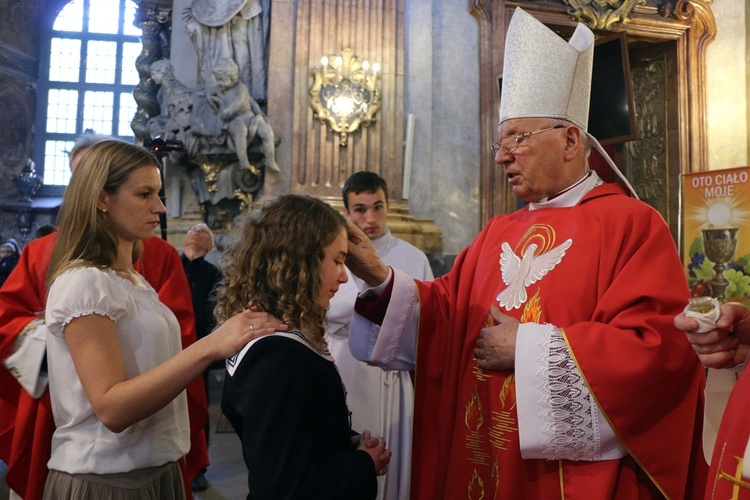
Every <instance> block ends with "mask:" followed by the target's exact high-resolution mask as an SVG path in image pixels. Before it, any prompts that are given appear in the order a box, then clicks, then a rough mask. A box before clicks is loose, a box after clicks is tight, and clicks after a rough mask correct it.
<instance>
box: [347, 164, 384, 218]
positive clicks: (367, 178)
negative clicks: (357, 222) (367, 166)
mask: <svg viewBox="0 0 750 500" xmlns="http://www.w3.org/2000/svg"><path fill="white" fill-rule="evenodd" d="M378 189H382V190H383V194H385V201H386V202H387V201H388V184H387V183H386V182H385V179H383V178H382V177H380V176H379V175H378V174H376V173H375V172H356V173H354V174H352V175H351V176H350V177H349V178H348V179H347V180H346V182H345V183H344V189H343V190H342V191H341V194H342V196H343V197H344V207H345V208H346V209H347V210H349V193H354V194H359V193H361V192H367V193H376V192H377V191H378Z"/></svg>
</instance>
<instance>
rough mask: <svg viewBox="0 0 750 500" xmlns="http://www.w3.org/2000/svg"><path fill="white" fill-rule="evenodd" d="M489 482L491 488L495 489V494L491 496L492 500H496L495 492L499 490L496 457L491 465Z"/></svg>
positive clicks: (498, 470) (498, 471) (498, 467)
mask: <svg viewBox="0 0 750 500" xmlns="http://www.w3.org/2000/svg"><path fill="white" fill-rule="evenodd" d="M490 481H491V482H492V485H491V486H493V487H494V489H495V492H494V494H493V495H492V499H493V500H495V499H496V498H497V491H498V490H499V489H500V466H499V465H498V463H497V457H495V461H494V462H493V463H492V470H491V471H490Z"/></svg>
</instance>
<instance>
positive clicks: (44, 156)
mask: <svg viewBox="0 0 750 500" xmlns="http://www.w3.org/2000/svg"><path fill="white" fill-rule="evenodd" d="M73 1H81V2H82V3H83V20H82V25H81V26H82V28H81V30H80V31H61V30H55V29H54V25H55V22H56V20H57V18H58V16H59V15H60V13H61V12H62V11H63V9H64V8H65V7H66V6H67V5H68V4H70V3H72V2H73ZM101 1H102V0H60V1H59V7H58V8H56V9H50V13H49V16H48V17H47V18H46V19H44V20H43V28H42V34H41V40H40V57H39V80H38V85H37V108H36V120H35V133H34V161H35V163H36V166H37V174H38V175H39V177H41V178H42V179H45V184H44V186H43V188H42V193H43V194H46V195H61V194H62V193H63V191H64V190H65V187H66V185H67V181H68V179H69V177H68V176H65V177H64V179H63V182H60V175H59V173H60V171H61V168H64V169H67V151H68V150H69V149H70V148H71V147H72V145H73V142H74V141H75V139H76V138H77V137H78V136H79V135H81V134H82V133H83V132H84V130H85V129H86V128H87V125H86V123H85V120H84V118H85V105H86V102H85V99H84V96H85V95H86V92H111V93H112V109H111V120H112V129H111V130H94V131H95V132H96V133H98V134H104V135H111V136H112V137H117V138H120V139H123V140H127V141H132V140H133V137H134V134H133V131H132V130H131V129H130V126H129V124H130V121H131V120H132V118H133V114H134V112H135V109H136V105H135V102H134V101H133V102H132V103H129V102H128V103H127V105H126V110H125V112H123V113H121V109H122V105H123V104H125V102H124V101H122V99H121V98H122V97H123V96H124V95H127V94H129V95H131V96H132V92H133V89H134V88H135V86H136V84H137V81H138V78H137V73H136V71H135V67H134V61H133V66H132V68H133V69H132V71H133V72H134V73H135V79H134V82H135V83H123V81H122V76H123V71H122V70H123V60H124V52H125V50H124V47H125V44H127V43H133V44H136V45H137V47H138V53H140V47H141V41H140V36H139V35H136V34H133V33H134V32H135V31H137V28H131V27H130V26H133V22H134V16H135V5H133V0H110V1H111V2H113V3H117V4H118V19H119V25H118V30H117V33H116V34H107V33H93V32H90V31H89V30H88V26H89V14H90V10H91V9H90V4H91V3H92V2H101ZM126 31H128V32H129V33H128V34H126ZM55 38H64V39H72V40H79V41H80V65H79V68H78V81H73V82H67V81H54V80H50V65H51V60H52V54H51V51H52V40H53V39H55ZM92 41H93V42H96V41H104V42H114V43H115V46H116V54H115V58H114V60H115V68H114V71H115V77H114V83H94V82H91V81H86V63H87V60H88V56H89V49H88V47H89V42H92ZM56 89H60V90H67V91H72V92H77V94H78V99H77V103H76V106H75V110H74V112H75V117H74V120H75V126H74V128H71V129H69V130H65V131H63V132H61V131H48V112H49V101H50V99H49V98H50V92H51V91H54V90H56ZM131 99H132V97H131ZM70 114H71V115H72V114H73V111H71V113H70ZM121 114H122V116H121ZM65 118H66V119H68V120H71V119H73V117H71V116H66V117H65ZM107 122H109V120H107ZM125 125H127V126H125ZM123 129H124V130H123ZM50 141H58V142H57V144H55V145H54V147H51V148H50V149H52V150H53V153H54V155H55V156H54V157H51V156H50V155H49V154H48V143H49V142H50ZM50 163H52V165H50ZM45 170H47V171H48V172H47V173H48V175H47V176H46V177H45ZM55 170H57V171H58V175H57V178H56V179H50V174H51V173H52V171H55ZM53 175H54V174H53ZM50 181H51V182H50Z"/></svg>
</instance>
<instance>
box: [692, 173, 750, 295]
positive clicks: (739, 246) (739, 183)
mask: <svg viewBox="0 0 750 500" xmlns="http://www.w3.org/2000/svg"><path fill="white" fill-rule="evenodd" d="M749 223H750V167H737V168H730V169H726V170H716V171H711V172H694V173H689V174H683V175H682V251H683V262H684V265H685V272H686V274H687V280H688V285H689V286H690V290H691V293H692V295H693V296H694V297H700V296H711V297H715V298H717V299H719V300H720V301H722V302H726V301H731V302H741V303H743V304H745V305H746V306H750V269H749V268H748V265H749V264H750V224H749Z"/></svg>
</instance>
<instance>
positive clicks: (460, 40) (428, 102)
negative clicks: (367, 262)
mask: <svg viewBox="0 0 750 500" xmlns="http://www.w3.org/2000/svg"><path fill="white" fill-rule="evenodd" d="M405 14H406V20H405V24H406V61H405V94H406V98H405V102H404V118H405V119H406V117H407V116H408V115H409V114H413V115H414V118H415V130H414V155H413V160H412V161H413V164H412V174H411V183H410V187H409V191H410V196H409V208H410V211H411V214H412V215H414V216H416V217H429V218H433V219H434V220H435V224H437V225H438V226H439V227H440V229H441V230H442V232H443V252H444V253H447V254H456V253H458V252H460V251H461V250H462V249H463V248H464V247H465V246H467V245H468V244H469V243H471V241H472V240H473V239H474V237H475V236H476V234H477V233H478V231H479V229H480V228H479V154H480V151H479V130H478V128H479V108H478V106H479V96H478V88H479V66H478V30H477V23H476V20H475V19H474V18H473V17H471V15H470V14H469V9H468V3H467V2H466V1H465V0H444V1H442V2H432V1H431V0H410V1H408V2H406V12H405Z"/></svg>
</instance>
